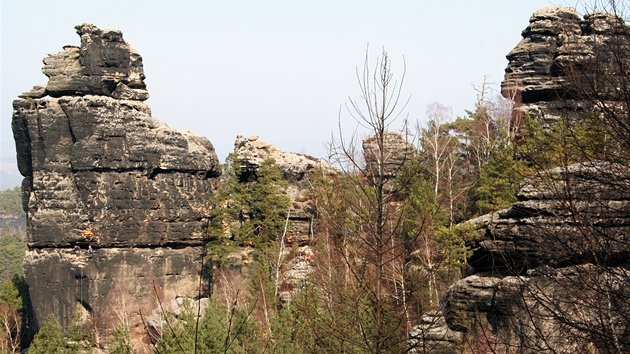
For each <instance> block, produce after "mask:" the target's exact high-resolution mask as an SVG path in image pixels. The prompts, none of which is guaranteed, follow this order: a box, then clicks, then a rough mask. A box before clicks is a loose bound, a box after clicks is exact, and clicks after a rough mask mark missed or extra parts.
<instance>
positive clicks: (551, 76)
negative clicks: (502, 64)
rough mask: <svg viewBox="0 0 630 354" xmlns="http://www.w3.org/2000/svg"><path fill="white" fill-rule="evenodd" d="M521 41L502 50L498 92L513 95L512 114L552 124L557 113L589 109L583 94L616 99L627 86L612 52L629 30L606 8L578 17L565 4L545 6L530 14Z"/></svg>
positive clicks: (626, 39) (624, 46)
mask: <svg viewBox="0 0 630 354" xmlns="http://www.w3.org/2000/svg"><path fill="white" fill-rule="evenodd" d="M522 36H523V40H521V42H520V43H519V44H518V45H517V46H516V47H515V48H514V49H513V50H512V51H511V52H510V53H509V54H508V55H507V58H508V61H509V64H508V66H507V68H506V69H505V80H504V81H503V83H502V93H503V95H504V96H505V97H507V98H510V99H514V101H515V103H516V112H517V113H518V115H517V117H515V118H517V119H522V117H523V115H525V114H527V115H529V116H531V117H532V118H535V119H540V120H542V121H543V122H544V123H547V124H553V123H554V122H555V121H557V120H558V119H559V118H560V117H562V116H566V115H567V114H570V115H571V116H575V117H579V116H580V114H584V113H587V114H588V113H589V112H592V108H593V106H592V104H591V103H590V102H591V101H590V100H589V99H588V97H584V94H586V95H589V94H598V95H604V96H605V97H604V99H605V100H612V101H614V100H616V99H619V97H616V95H619V93H621V92H625V91H624V90H621V91H619V90H617V88H618V87H620V85H627V84H626V83H625V80H623V78H622V77H621V76H619V74H621V75H623V72H624V70H623V68H624V67H625V65H627V63H621V62H619V61H617V60H614V52H615V51H617V52H618V51H619V50H620V48H621V50H627V46H628V44H630V29H629V27H628V26H627V25H626V24H625V23H624V22H623V20H622V19H621V18H619V17H617V16H615V15H612V14H608V13H592V14H588V15H585V16H584V18H583V19H582V18H581V17H580V16H579V15H578V14H577V12H576V11H575V10H574V9H572V8H569V7H557V6H550V7H545V8H543V9H540V10H538V11H536V12H534V14H533V15H532V17H531V18H530V24H529V26H528V27H527V28H526V29H525V30H524V31H523V33H522Z"/></svg>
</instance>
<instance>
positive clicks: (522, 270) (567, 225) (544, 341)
mask: <svg viewBox="0 0 630 354" xmlns="http://www.w3.org/2000/svg"><path fill="white" fill-rule="evenodd" d="M629 183H630V176H629V175H628V173H627V167H626V168H624V167H623V166H617V165H613V164H610V163H604V162H596V163H589V164H576V165H571V166H568V167H566V168H556V169H553V170H551V171H546V172H545V176H544V179H543V178H541V177H540V176H535V177H533V178H532V179H530V180H528V181H526V182H525V183H524V184H523V185H522V186H521V189H520V191H519V193H518V198H519V201H517V202H516V203H514V205H513V206H512V207H511V208H510V209H507V210H501V211H498V212H496V213H493V214H490V215H486V216H483V217H480V218H477V219H473V220H470V221H469V223H471V224H473V225H475V226H476V228H477V232H478V234H477V237H476V238H475V239H474V241H473V243H472V244H473V255H472V256H471V257H470V259H469V264H470V266H471V267H472V270H471V272H472V273H475V274H474V275H472V276H469V277H467V278H465V279H463V280H461V281H459V282H457V283H456V284H454V285H453V286H451V287H450V288H449V289H448V291H447V294H446V296H445V298H444V299H443V303H442V306H443V311H444V316H445V318H446V322H447V324H448V326H449V328H450V329H451V330H455V331H460V332H463V333H470V334H471V336H477V337H478V336H479V331H480V330H481V331H482V332H484V331H485V332H484V333H485V336H486V337H485V338H483V340H484V341H485V342H484V343H482V344H483V345H490V344H491V345H492V348H493V350H497V351H505V350H507V348H511V347H512V348H513V347H518V348H521V349H519V350H520V351H518V352H523V353H535V352H541V351H543V352H544V351H553V352H559V353H576V352H581V351H580V350H582V349H583V348H584V347H585V346H588V345H590V346H592V348H597V350H599V351H600V352H606V348H607V346H608V345H609V344H610V343H612V342H611V340H613V339H614V338H615V337H616V336H618V337H619V338H628V336H627V332H628V331H629V330H630V328H629V326H628V319H629V318H630V304H628V303H627V301H626V300H625V299H627V297H628V295H629V294H630V287H629V286H628V283H627V282H628V279H630V277H629V276H630V272H628V270H627V267H628V265H630V261H629V260H630V258H629V257H628V256H629V255H630V246H629V244H630V243H629V241H630V236H629V235H630V232H629V231H630V230H629V227H630V226H629V225H630V213H628V211H629V210H630V197H629V196H628V195H627V193H626V192H627V191H628V188H629V187H630V184H629ZM605 299H607V300H605ZM606 302H608V305H606ZM612 304H614V305H612ZM607 306H613V307H614V308H607ZM612 323H614V325H612ZM568 326H569V327H570V326H573V327H574V328H573V329H571V328H568ZM584 329H588V330H584ZM477 340H479V338H477ZM617 343H618V345H619V348H626V349H627V348H628V345H630V343H628V340H626V339H623V340H618V341H617ZM477 344H479V343H477ZM608 348H609V347H608ZM622 351H624V350H622Z"/></svg>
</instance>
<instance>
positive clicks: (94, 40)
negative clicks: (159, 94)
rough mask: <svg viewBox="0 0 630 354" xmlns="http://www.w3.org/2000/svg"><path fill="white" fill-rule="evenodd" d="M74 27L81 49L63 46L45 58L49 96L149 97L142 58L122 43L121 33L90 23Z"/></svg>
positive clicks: (139, 98)
mask: <svg viewBox="0 0 630 354" xmlns="http://www.w3.org/2000/svg"><path fill="white" fill-rule="evenodd" d="M75 28H76V30H77V33H78V34H79V36H81V46H80V47H76V46H65V47H64V48H63V51H61V52H59V53H56V54H50V55H49V56H48V57H47V58H45V59H44V64H45V66H44V69H43V72H44V74H46V76H48V77H49V81H48V85H46V93H47V94H48V95H50V96H52V97H61V96H66V95H73V96H76V95H79V96H83V95H105V96H110V97H113V98H119V99H128V100H138V101H144V100H146V99H147V98H149V93H148V92H147V90H146V86H145V84H144V78H145V76H144V70H143V67H142V57H141V56H140V54H138V52H136V51H135V50H133V49H132V48H131V47H130V46H129V45H128V44H127V43H126V42H125V41H124V40H123V37H122V33H121V32H120V31H117V30H101V29H99V28H97V27H96V26H94V25H92V24H82V25H78V26H76V27H75Z"/></svg>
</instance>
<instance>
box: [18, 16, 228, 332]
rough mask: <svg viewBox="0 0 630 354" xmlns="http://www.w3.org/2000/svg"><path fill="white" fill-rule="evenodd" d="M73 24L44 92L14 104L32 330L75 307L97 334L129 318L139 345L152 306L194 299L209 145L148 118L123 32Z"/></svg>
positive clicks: (51, 63)
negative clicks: (76, 40)
mask: <svg viewBox="0 0 630 354" xmlns="http://www.w3.org/2000/svg"><path fill="white" fill-rule="evenodd" d="M76 28H77V33H78V34H79V35H80V36H81V46H80V47H73V46H66V47H64V50H63V51H62V52H60V53H57V54H52V55H50V56H49V57H48V58H46V59H45V60H44V63H45V67H44V69H43V70H44V73H45V74H46V75H48V77H49V78H50V79H49V82H48V85H46V87H45V88H41V87H39V88H38V87H36V88H34V90H32V91H31V92H29V93H26V94H24V95H22V96H21V97H22V99H20V100H16V101H14V102H13V107H14V113H13V121H12V127H13V133H14V137H15V142H16V148H17V151H18V165H19V170H20V173H21V174H22V175H23V176H24V182H23V198H24V199H23V200H24V206H25V210H26V212H27V217H28V231H27V232H28V239H29V251H28V252H27V255H26V258H25V263H24V269H25V276H26V281H27V283H28V286H29V290H30V297H31V302H32V304H33V306H32V309H33V313H32V318H31V321H32V323H31V329H32V330H36V329H37V328H38V326H39V325H40V324H41V323H43V321H45V320H46V319H47V318H48V317H49V316H55V317H56V318H57V319H58V320H59V321H60V322H61V323H62V325H63V326H64V327H66V328H67V327H68V326H69V325H70V324H71V321H72V315H73V312H76V311H77V305H78V309H79V311H82V312H84V313H85V314H87V315H88V316H87V317H86V318H90V319H91V320H93V321H94V323H95V325H96V329H97V330H98V331H99V332H100V333H101V334H104V335H107V334H108V333H111V332H112V331H113V329H114V326H116V325H119V324H120V319H121V318H123V317H126V318H127V319H128V321H129V325H130V326H131V331H132V336H133V337H134V339H139V338H141V337H143V336H144V335H145V334H146V333H145V331H144V326H143V324H142V319H141V317H142V316H143V315H147V314H150V313H151V312H152V311H153V310H154V309H155V308H156V307H157V305H158V301H162V302H164V303H167V302H169V301H171V300H172V299H174V298H175V297H176V296H177V295H190V296H196V295H197V294H198V286H199V284H200V283H199V277H200V275H201V274H200V266H201V265H200V257H201V254H202V251H203V244H204V240H203V238H204V236H203V229H204V227H205V226H206V224H207V214H206V212H207V210H208V209H209V205H208V202H209V198H210V197H211V196H212V193H213V188H214V184H215V183H216V182H215V180H216V178H215V177H217V176H218V175H219V174H220V169H219V164H218V160H217V156H216V153H215V151H214V148H213V146H212V144H211V143H210V142H209V141H208V140H207V139H206V138H203V137H200V136H197V135H195V134H193V133H190V132H178V131H175V130H172V129H170V128H169V127H168V126H166V124H164V123H162V122H160V121H158V120H157V119H155V118H154V117H152V116H151V111H150V109H149V107H148V106H147V105H146V104H144V103H142V101H143V100H145V99H146V98H147V97H148V94H147V91H146V89H145V85H144V82H143V79H144V74H143V68H142V58H141V57H140V56H139V55H138V53H136V52H135V51H134V50H133V49H132V48H131V47H130V46H129V45H128V44H127V43H126V42H125V41H124V40H123V38H122V34H121V33H120V32H119V31H111V30H100V29H98V28H96V27H95V26H93V25H87V24H84V25H80V26H77V27H76ZM46 95H48V96H46ZM75 245H76V246H79V247H80V248H81V249H82V253H81V255H80V256H79V257H77V256H76V255H75V253H74V251H73V247H75ZM88 245H91V246H92V247H93V248H94V249H95V251H94V254H93V255H89V254H88V253H87V251H86V249H87V247H88ZM121 316H122V317H121Z"/></svg>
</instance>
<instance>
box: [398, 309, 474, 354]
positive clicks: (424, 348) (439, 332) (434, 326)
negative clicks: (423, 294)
mask: <svg viewBox="0 0 630 354" xmlns="http://www.w3.org/2000/svg"><path fill="white" fill-rule="evenodd" d="M409 337H410V341H411V344H412V346H413V347H414V350H412V351H411V353H433V354H458V353H461V352H462V337H463V333H461V332H457V331H453V330H451V329H450V328H448V326H447V325H446V321H444V317H443V316H442V314H441V313H440V312H439V311H432V312H428V313H426V314H424V315H423V316H422V319H421V321H420V324H419V325H416V326H414V327H413V328H412V329H411V330H410V331H409Z"/></svg>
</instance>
